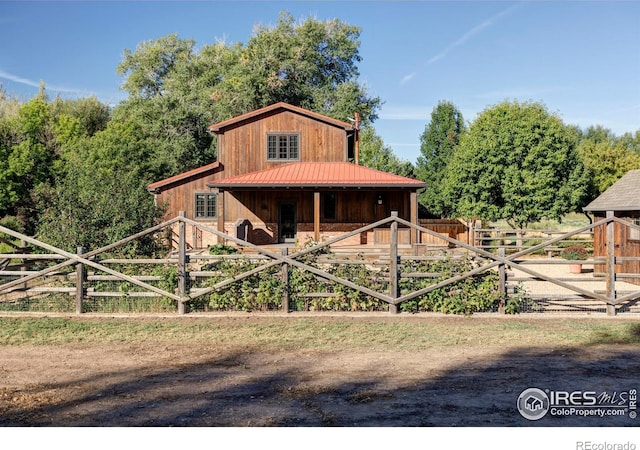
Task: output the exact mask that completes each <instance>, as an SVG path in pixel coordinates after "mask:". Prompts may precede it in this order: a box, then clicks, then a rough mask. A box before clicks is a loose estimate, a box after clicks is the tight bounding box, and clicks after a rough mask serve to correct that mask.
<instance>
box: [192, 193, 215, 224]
mask: <svg viewBox="0 0 640 450" xmlns="http://www.w3.org/2000/svg"><path fill="white" fill-rule="evenodd" d="M195 196H196V198H195V200H196V219H213V218H215V217H217V216H218V194H211V193H205V192H196V194H195Z"/></svg>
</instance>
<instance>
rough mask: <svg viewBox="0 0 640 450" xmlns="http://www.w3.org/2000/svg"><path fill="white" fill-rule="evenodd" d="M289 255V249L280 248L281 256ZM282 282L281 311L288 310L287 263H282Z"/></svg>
mask: <svg viewBox="0 0 640 450" xmlns="http://www.w3.org/2000/svg"><path fill="white" fill-rule="evenodd" d="M287 255H289V249H288V248H286V247H285V248H283V249H282V256H287ZM282 284H284V293H283V295H282V311H283V312H285V313H288V312H289V264H287V263H283V264H282Z"/></svg>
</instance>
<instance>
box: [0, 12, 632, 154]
mask: <svg viewBox="0 0 640 450" xmlns="http://www.w3.org/2000/svg"><path fill="white" fill-rule="evenodd" d="M283 10H286V11H289V12H290V13H291V14H292V15H293V16H294V17H295V18H296V19H299V20H304V19H306V18H307V17H309V16H312V17H314V18H316V19H320V20H324V19H333V18H338V19H340V20H342V21H344V22H346V23H349V24H351V25H356V26H358V27H360V28H361V29H362V33H361V36H360V41H361V45H360V55H361V57H362V62H361V63H360V64H359V69H360V81H361V82H362V83H364V85H365V86H366V87H367V90H368V92H369V94H370V95H373V96H378V97H380V98H381V99H382V100H383V101H384V105H383V107H382V110H381V111H380V118H379V119H378V120H377V121H376V122H375V124H374V125H375V127H376V131H377V133H378V134H379V135H380V136H381V137H382V138H383V139H384V142H385V144H387V145H389V146H390V147H392V148H393V150H394V152H395V153H396V154H397V155H398V156H399V157H401V158H404V159H407V160H409V161H411V162H415V160H416V158H417V157H418V155H419V145H420V134H421V133H422V132H423V131H424V128H425V125H426V124H427V123H428V122H429V121H430V115H431V112H432V110H433V108H434V107H435V106H436V105H437V104H438V102H439V101H441V100H448V101H451V102H453V103H454V104H455V105H456V106H457V107H458V108H459V109H460V110H461V112H462V113H463V115H464V118H465V119H466V120H467V121H468V122H470V121H472V120H473V119H474V118H475V117H476V116H477V114H478V113H480V112H482V111H483V110H485V109H486V108H488V107H490V106H492V105H495V104H496V103H499V102H501V101H503V100H516V99H517V100H519V101H536V102H538V101H539V102H543V103H544V104H545V105H546V106H547V108H548V109H549V111H551V112H554V113H557V114H559V115H560V117H562V119H563V120H564V121H565V122H566V123H568V124H575V125H579V126H581V127H583V128H585V127H587V126H589V125H602V126H604V127H606V128H610V129H611V130H613V131H614V132H615V133H616V134H617V135H621V134H623V133H624V132H635V131H636V130H639V129H640V1H621V2H615V1H585V2H579V1H570V2H559V1H531V2H510V1H447V2H444V1H442V2H438V1H324V2H310V1H280V2H274V1H254V2H251V1H233V2H224V1H199V2H172V1H163V2H153V1H144V2H143V1H138V2H124V1H121V2H88V1H87V2H82V1H67V2H33V1H30V2H17V1H16V2H7V1H3V0H0V43H1V46H0V49H1V51H0V83H1V85H2V86H3V88H4V89H5V91H7V92H9V93H11V94H14V95H17V96H19V97H20V98H22V99H24V100H26V99H28V98H30V97H31V96H33V95H34V94H35V93H36V92H37V90H38V84H39V82H40V80H43V81H44V82H45V83H46V86H47V89H48V91H49V93H50V94H51V95H56V94H59V95H61V96H64V97H78V96H89V95H96V96H97V97H98V98H99V99H100V100H101V101H104V102H108V103H110V104H115V103H117V102H118V101H120V100H122V99H124V98H125V95H124V93H123V92H122V91H121V90H120V89H119V87H120V85H121V84H122V81H123V80H122V78H121V77H120V76H118V75H117V74H116V66H117V65H118V63H119V62H120V61H121V59H122V55H123V51H124V49H131V50H133V49H135V48H136V46H137V45H138V44H139V43H140V42H143V41H147V40H151V39H156V38H159V37H161V36H164V35H167V34H170V33H178V34H179V36H180V37H181V38H191V39H194V40H195V41H196V42H197V44H198V46H200V47H201V46H203V45H207V44H212V43H214V42H216V41H218V40H225V41H226V42H227V43H233V42H238V41H239V42H243V43H246V42H247V40H248V38H249V37H250V36H251V34H252V31H253V28H254V25H256V24H262V25H269V24H275V23H276V21H277V18H278V14H279V12H280V11H283Z"/></svg>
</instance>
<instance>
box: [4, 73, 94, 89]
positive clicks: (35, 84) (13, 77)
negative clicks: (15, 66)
mask: <svg viewBox="0 0 640 450" xmlns="http://www.w3.org/2000/svg"><path fill="white" fill-rule="evenodd" d="M0 79H4V80H9V81H12V82H14V83H18V84H23V85H25V86H30V87H35V88H39V87H40V82H39V81H34V80H30V79H29V78H25V77H21V76H20V75H15V74H12V73H9V72H5V71H4V70H2V69H0ZM45 88H46V89H47V91H52V92H61V93H66V94H76V95H92V93H91V92H88V91H84V90H82V89H75V88H69V87H64V86H56V85H53V84H47V83H45Z"/></svg>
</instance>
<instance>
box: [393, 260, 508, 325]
mask: <svg viewBox="0 0 640 450" xmlns="http://www.w3.org/2000/svg"><path fill="white" fill-rule="evenodd" d="M473 268H474V265H473V262H472V260H471V259H470V258H469V257H468V256H464V257H461V258H455V259H454V258H451V257H450V256H448V255H443V256H442V258H440V259H435V260H427V261H407V262H405V263H403V264H402V272H414V273H415V272H418V273H425V274H432V277H430V278H408V277H407V278H402V280H401V283H400V286H401V290H402V291H403V292H414V291H418V290H420V289H424V288H427V287H429V286H432V285H435V284H438V283H439V282H441V281H444V280H446V279H449V278H452V277H454V276H456V275H459V274H462V273H465V272H468V271H470V270H472V269H473ZM498 283H499V280H498V273H497V272H495V271H487V272H482V273H480V274H476V275H473V276H471V277H468V278H464V279H462V280H460V281H457V282H454V283H451V284H449V285H447V286H443V287H440V288H438V289H434V290H432V291H430V292H427V293H426V294H424V295H421V296H420V297H417V298H415V299H413V300H409V301H406V302H404V303H403V304H402V305H401V310H402V311H408V312H422V311H424V312H427V311H431V312H441V313H446V314H466V315H469V314H473V313H474V312H481V311H495V310H497V308H498V305H499V304H500V301H501V300H502V298H503V295H502V293H500V291H499V289H498Z"/></svg>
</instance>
